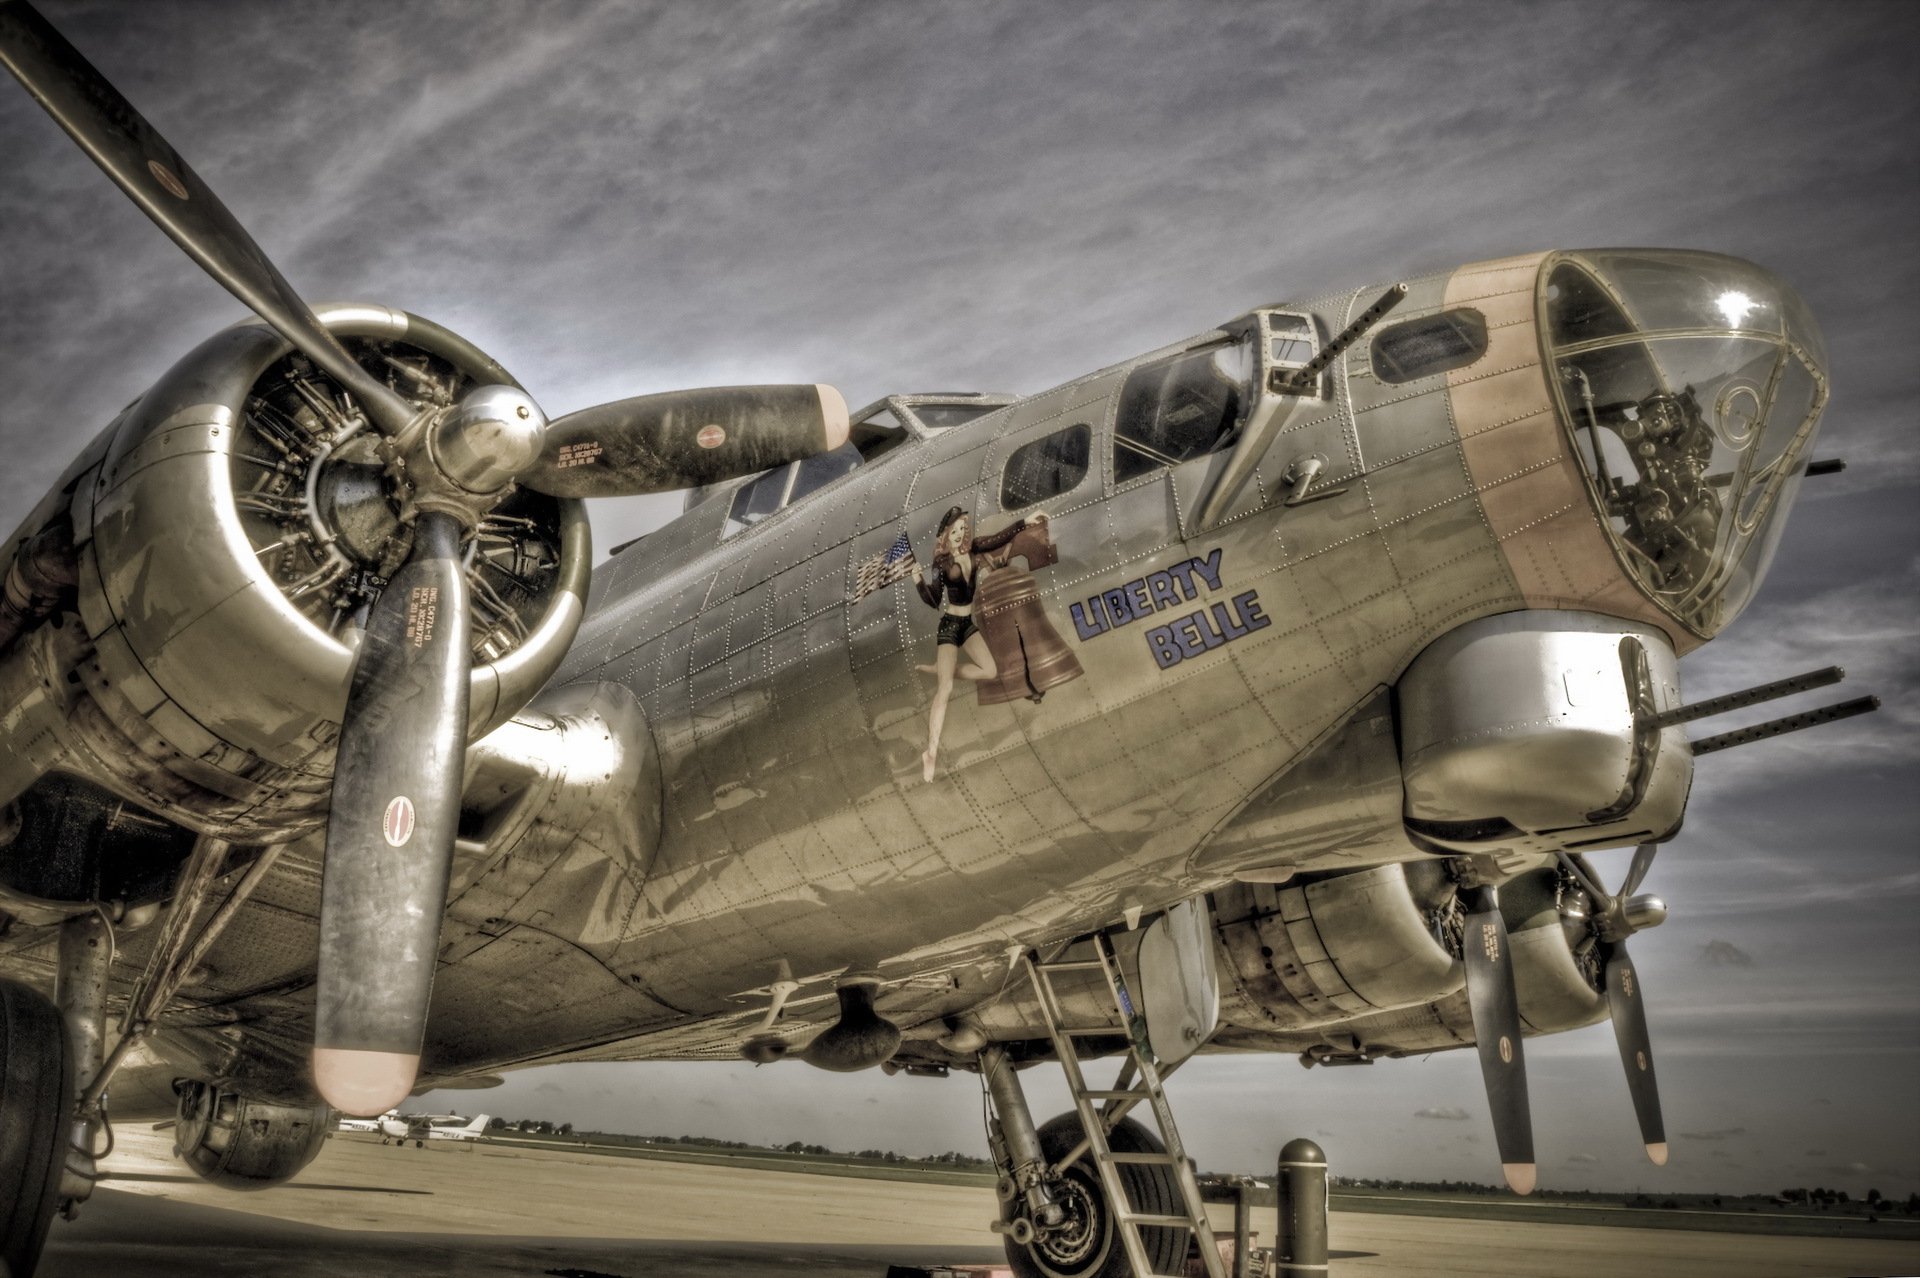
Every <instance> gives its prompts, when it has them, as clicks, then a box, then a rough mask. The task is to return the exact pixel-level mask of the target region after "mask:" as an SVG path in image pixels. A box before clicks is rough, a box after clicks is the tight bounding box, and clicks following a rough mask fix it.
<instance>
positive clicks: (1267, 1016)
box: [1214, 861, 1607, 1062]
mask: <svg viewBox="0 0 1920 1278" xmlns="http://www.w3.org/2000/svg"><path fill="white" fill-rule="evenodd" d="M1214 901H1215V911H1216V913H1215V921H1216V925H1217V928H1218V936H1219V940H1220V960H1221V962H1220V970H1221V974H1222V979H1223V981H1225V982H1226V983H1227V985H1228V993H1229V995H1230V997H1229V998H1228V1000H1227V1006H1228V1007H1230V1008H1231V1009H1232V1010H1231V1011H1229V1013H1228V1019H1229V1020H1231V1021H1233V1022H1234V1023H1235V1024H1237V1025H1238V1026H1239V1027H1240V1028H1243V1029H1248V1030H1256V1031H1262V1032H1266V1033H1274V1032H1278V1033H1280V1034H1282V1035H1285V1036H1287V1037H1290V1038H1293V1039H1294V1040H1295V1041H1296V1042H1299V1043H1300V1044H1301V1045H1302V1046H1303V1047H1304V1049H1305V1055H1306V1059H1308V1060H1309V1061H1312V1062H1320V1061H1338V1060H1355V1059H1368V1058H1371V1057H1374V1056H1399V1055H1406V1054H1409V1053H1413V1052H1425V1051H1432V1050H1434V1049H1435V1048H1444V1047H1457V1046H1460V1045H1461V1044H1464V1043H1469V1042H1472V1041H1473V1020H1472V1015H1471V1013H1470V1011H1469V1008H1468V1004H1467V998H1466V993H1465V971H1464V968H1463V967H1462V965H1461V962H1460V953H1461V948H1460V947H1461V940H1462V936H1461V929H1462V922H1463V919H1464V915H1463V912H1462V908H1461V904H1460V901H1459V889H1458V886H1457V884H1456V883H1455V881H1454V879H1453V877H1452V876H1451V875H1450V874H1449V872H1448V870H1447V868H1446V866H1445V865H1444V864H1443V863H1442V862H1440V861H1425V862H1421V861H1416V862H1409V863H1405V864H1394V865H1384V866H1378V867H1375V868H1373V869H1369V870H1357V871H1348V872H1343V873H1339V874H1330V875H1323V876H1316V877H1314V878H1311V879H1309V880H1308V881H1306V882H1304V883H1303V882H1295V883H1291V884H1288V885H1285V886H1275V885H1271V884H1248V883H1239V884H1234V885H1232V886H1230V887H1227V888H1224V889H1222V890H1220V891H1219V892H1217V893H1215V895H1214ZM1590 904H1591V903H1590V902H1589V901H1588V900H1587V896H1586V893H1585V891H1584V890H1583V889H1582V888H1581V887H1580V886H1579V884H1578V883H1577V882H1575V881H1574V880H1573V879H1572V878H1571V877H1570V876H1568V875H1566V874H1565V873H1563V872H1562V871H1560V870H1558V869H1555V868H1543V869H1536V870H1527V871H1524V872H1522V873H1520V874H1518V875H1515V876H1514V877H1512V878H1510V879H1508V880H1507V881H1506V882H1505V883H1503V884H1501V886H1500V909H1501V913H1502V915H1503V916H1504V917H1505V919H1506V922H1507V929H1508V938H1509V944H1510V945H1511V946H1512V949H1513V955H1514V984H1515V990H1516V993H1517V994H1518V996H1519V1003H1520V1018H1521V1021H1522V1023H1523V1025H1524V1026H1525V1028H1526V1029H1527V1031H1528V1032H1530V1033H1554V1032H1557V1031H1560V1030H1567V1029H1574V1028H1577V1027H1579V1026H1582V1025H1591V1024H1593V1023H1594V1022H1595V1021H1598V1020H1600V1019H1602V1018H1603V1017H1605V1016H1606V1014H1607V1001H1606V986H1605V980H1604V977H1603V975H1602V972H1601V967H1600V960H1599V956H1598V954H1597V953H1596V952H1595V949H1594V941H1593V931H1592V929H1591V927H1590V926H1589V922H1588V917H1589V910H1590ZM1316 1039H1319V1040H1320V1041H1318V1042H1316V1041H1315V1040H1316Z"/></svg>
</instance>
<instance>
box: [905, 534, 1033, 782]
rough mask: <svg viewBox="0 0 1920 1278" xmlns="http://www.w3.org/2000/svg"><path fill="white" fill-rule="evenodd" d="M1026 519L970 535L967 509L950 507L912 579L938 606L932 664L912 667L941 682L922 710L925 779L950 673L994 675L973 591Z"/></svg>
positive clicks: (943, 717)
mask: <svg viewBox="0 0 1920 1278" xmlns="http://www.w3.org/2000/svg"><path fill="white" fill-rule="evenodd" d="M1032 518H1033V519H1034V520H1036V521H1038V520H1042V519H1045V518H1046V515H1045V514H1044V513H1041V512H1037V511H1036V512H1035V513H1034V515H1033V516H1032ZM1027 522H1028V521H1027V520H1025V519H1022V520H1020V521H1019V522H1018V523H1016V524H1014V525H1013V526H1012V527H1010V528H1003V529H1001V530H1000V531H999V532H997V533H994V534H992V535H991V536H988V537H980V538H975V537H974V536H973V521H972V520H970V519H968V518H967V512H966V511H965V510H962V509H961V508H960V507H958V506H955V507H953V508H952V509H951V510H949V511H947V513H946V514H945V516H943V517H942V518H941V520H940V528H939V531H937V532H936V533H935V534H934V552H933V563H932V564H931V565H929V566H928V568H927V575H926V578H925V579H924V580H921V581H917V582H915V583H914V584H915V585H916V586H918V587H919V589H920V597H921V598H922V599H924V600H926V602H927V606H928V607H930V608H938V609H939V610H940V632H939V634H938V636H937V637H936V638H935V640H934V648H933V654H934V655H933V664H932V665H930V666H927V665H923V666H915V667H914V669H916V670H919V671H921V672H922V673H924V674H930V675H933V676H935V677H936V678H938V679H939V681H940V682H939V686H938V687H936V688H935V689H934V692H933V705H932V706H931V707H929V708H928V710H927V749H926V753H924V754H922V755H921V756H920V775H921V776H922V777H923V778H924V779H926V780H928V781H931V780H933V772H934V768H935V767H936V766H937V764H938V761H939V756H940V729H941V728H942V727H943V726H944V725H945V724H946V721H947V699H948V698H949V697H951V696H952V695H953V681H954V679H955V677H956V676H957V677H959V678H961V679H966V680H970V681H972V682H975V683H977V682H979V681H980V680H982V679H991V678H993V677H994V676H995V675H996V674H998V673H999V668H998V667H997V666H996V665H995V664H994V660H993V653H992V652H990V651H988V649H987V641H986V639H985V637H983V636H982V635H981V634H980V632H979V630H978V629H977V628H976V627H975V626H974V622H973V593H974V589H975V588H976V587H977V586H978V585H979V581H980V574H981V573H982V572H984V571H986V570H988V569H991V568H996V567H999V566H1000V563H999V561H996V560H995V559H993V558H992V555H993V552H994V551H996V550H999V549H1001V548H1002V547H1004V546H1006V545H1007V543H1008V542H1011V541H1012V540H1013V539H1014V537H1016V536H1017V535H1019V533H1020V532H1021V531H1022V530H1024V529H1025V528H1026V527H1027ZM943 595H944V596H945V598H944V601H943V599H942V596H943ZM962 654H965V656H966V658H967V664H966V665H961V664H960V657H961V655H962Z"/></svg>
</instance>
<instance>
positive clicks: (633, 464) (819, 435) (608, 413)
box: [520, 385, 849, 497]
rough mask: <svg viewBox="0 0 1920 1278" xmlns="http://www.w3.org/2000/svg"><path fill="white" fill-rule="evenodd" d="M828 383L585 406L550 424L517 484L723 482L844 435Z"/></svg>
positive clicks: (634, 491)
mask: <svg viewBox="0 0 1920 1278" xmlns="http://www.w3.org/2000/svg"><path fill="white" fill-rule="evenodd" d="M848 429H849V428H848V422H847V401H846V400H844V399H842V398H841V397H840V392H839V391H837V390H835V389H834V388H833V387H831V386H819V385H801V386H713V387H707V388H704V389H701V390H684V391H669V392H667V393H665V394H662V395H642V396H639V397H638V398H635V399H623V400H619V401H618V402H616V403H612V404H600V405H597V406H596V407H593V408H583V409H581V410H580V411H579V412H577V413H568V414H567V415H566V416H565V417H562V418H560V419H558V420H557V421H554V422H552V423H551V424H549V425H548V427H547V436H546V446H545V448H544V450H543V451H542V452H541V454H540V460H538V461H537V462H535V463H534V464H533V465H532V466H530V467H528V468H527V469H526V470H524V471H522V472H521V474H520V482H521V483H522V484H523V485H525V486H526V487H528V488H531V489H534V490H535V491H536V492H543V493H547V494H549V495H551V496H554V497H632V496H637V495H640V494H642V493H659V492H669V491H672V490H673V489H677V488H697V487H700V486H702V485H705V484H717V483H720V482H722V481H724V480H728V479H732V478H734V477H735V476H738V475H752V474H757V473H759V472H760V471H763V470H767V469H769V468H771V467H774V466H782V465H785V464H786V463H787V462H790V461H796V460H798V459H800V458H802V457H811V456H812V455H813V454H815V453H820V452H826V451H828V450H830V449H834V448H838V447H840V445H842V444H844V443H846V442H847V435H848Z"/></svg>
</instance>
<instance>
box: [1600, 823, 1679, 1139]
mask: <svg viewBox="0 0 1920 1278" xmlns="http://www.w3.org/2000/svg"><path fill="white" fill-rule="evenodd" d="M1643 846H1647V847H1651V846H1652V845H1651V844H1646V845H1643ZM1606 974H1607V1011H1608V1012H1609V1013H1610V1014H1611V1016H1612V1018H1613V1037H1614V1041H1615V1042H1617V1043H1619V1045H1620V1064H1621V1065H1622V1066H1623V1067H1624V1068H1625V1069H1626V1071H1627V1091H1628V1092H1629V1093H1631V1094H1632V1096H1633V1112H1634V1116H1635V1117H1636V1118H1638V1119H1639V1120H1640V1139H1641V1140H1642V1141H1644V1142H1645V1143H1646V1146H1647V1157H1648V1158H1651V1159H1652V1160H1653V1162H1654V1164H1655V1165H1656V1166H1659V1167H1665V1166H1666V1165H1667V1128H1666V1124H1665V1122H1664V1121H1662V1119H1661V1117H1660V1087H1659V1084H1658V1083H1657V1082H1656V1081H1655V1078H1654V1073H1653V1040H1652V1039H1651V1038H1650V1037H1649V1036H1648V1034H1647V1007H1646V1003H1645V1002H1644V1001H1642V999H1641V997H1640V975H1639V973H1637V972H1635V971H1634V969H1633V960H1632V959H1630V958H1628V957H1627V947H1626V945H1625V944H1624V943H1615V944H1613V945H1610V946H1608V947H1607V956H1606Z"/></svg>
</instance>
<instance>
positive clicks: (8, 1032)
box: [0, 980, 73, 1278]
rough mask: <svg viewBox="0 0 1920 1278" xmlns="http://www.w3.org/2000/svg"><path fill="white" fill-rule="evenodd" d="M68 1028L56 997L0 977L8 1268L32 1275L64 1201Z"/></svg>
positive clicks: (1, 1154)
mask: <svg viewBox="0 0 1920 1278" xmlns="http://www.w3.org/2000/svg"><path fill="white" fill-rule="evenodd" d="M67 1055H68V1052H67V1031H66V1027H65V1026H64V1025H63V1024H62V1023H61V1020H60V1013H59V1012H58V1011H57V1010H56V1009H55V1008H54V1006H53V1004H52V1003H50V1002H48V1001H47V1000H46V999H45V998H43V997H41V996H40V995H39V994H38V993H36V992H34V991H33V990H31V989H29V988H28V987H26V986H25V985H20V984H17V983H15V982H13V981H4V980H0V1272H6V1273H9V1274H11V1275H12V1278H31V1275H32V1273H33V1270H34V1267H35V1266H36V1265H37V1264H38V1263H39V1260H40V1248H41V1245H42V1244H43V1243H45V1242H46V1238H47V1225H48V1224H49V1223H50V1222H51V1221H52V1220H53V1213H54V1209H55V1208H56V1207H57V1206H58V1205H59V1198H60V1175H61V1169H62V1168H63V1166H64V1165H65V1161H66V1153H67V1134H68V1133H67V1128H68V1124H69V1122H70V1116H71V1113H72V1109H73V1075H72V1073H71V1071H70V1070H69V1069H68V1063H67Z"/></svg>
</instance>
